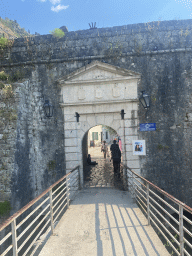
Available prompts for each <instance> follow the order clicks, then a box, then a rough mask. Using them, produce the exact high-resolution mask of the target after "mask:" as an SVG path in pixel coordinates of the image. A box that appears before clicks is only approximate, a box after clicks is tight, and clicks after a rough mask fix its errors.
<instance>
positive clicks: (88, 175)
mask: <svg viewBox="0 0 192 256" xmlns="http://www.w3.org/2000/svg"><path fill="white" fill-rule="evenodd" d="M114 139H115V140H116V141H117V144H118V145H119V148H120V150H121V152H122V153H123V150H122V143H121V138H120V136H119V134H118V133H117V132H116V131H115V130H114V129H113V128H111V127H109V126H106V125H97V126H94V127H92V128H90V129H89V130H88V131H87V132H86V133H85V135H84V137H83V139H82V158H83V159H82V162H83V177H84V184H85V186H102V187H103V186H113V185H114V182H115V181H116V180H117V179H116V178H117V177H114V171H113V169H114V168H113V164H112V163H113V161H111V152H110V146H111V144H112V143H113V140H114ZM103 142H105V148H106V149H107V152H106V154H104V152H102V151H101V148H102V145H103ZM88 154H89V155H90V156H91V161H92V162H91V164H89V163H88V161H87V157H88ZM121 174H122V173H121ZM121 177H122V175H121ZM119 181H120V179H119Z"/></svg>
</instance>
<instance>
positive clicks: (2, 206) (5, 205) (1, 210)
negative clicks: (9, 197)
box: [0, 201, 11, 216]
mask: <svg viewBox="0 0 192 256" xmlns="http://www.w3.org/2000/svg"><path fill="white" fill-rule="evenodd" d="M10 210H11V205H10V202H9V201H4V202H0V216H4V215H6V214H8V213H9V211H10Z"/></svg>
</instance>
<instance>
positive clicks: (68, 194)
mask: <svg viewBox="0 0 192 256" xmlns="http://www.w3.org/2000/svg"><path fill="white" fill-rule="evenodd" d="M66 185H67V208H69V183H68V177H66Z"/></svg>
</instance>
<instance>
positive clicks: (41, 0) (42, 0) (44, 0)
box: [39, 0, 47, 2]
mask: <svg viewBox="0 0 192 256" xmlns="http://www.w3.org/2000/svg"><path fill="white" fill-rule="evenodd" d="M39 1H40V2H46V1H47V0H39Z"/></svg>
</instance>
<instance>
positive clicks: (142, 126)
mask: <svg viewBox="0 0 192 256" xmlns="http://www.w3.org/2000/svg"><path fill="white" fill-rule="evenodd" d="M155 130H156V123H148V124H140V131H141V132H148V131H155Z"/></svg>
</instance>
